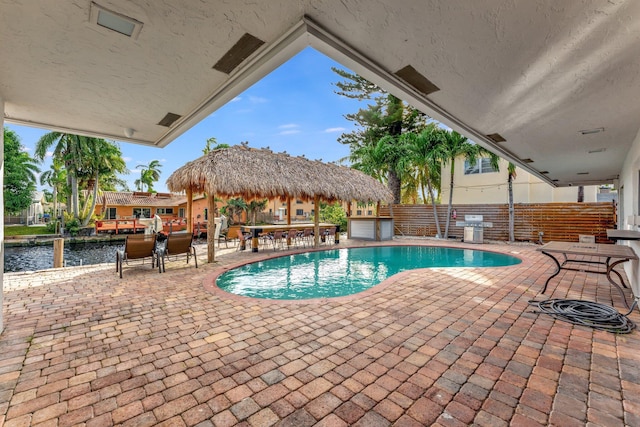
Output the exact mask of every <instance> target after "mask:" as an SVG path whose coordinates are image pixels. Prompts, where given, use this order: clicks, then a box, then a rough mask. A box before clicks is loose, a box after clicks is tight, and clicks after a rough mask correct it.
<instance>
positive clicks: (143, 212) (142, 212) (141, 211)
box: [133, 208, 151, 218]
mask: <svg viewBox="0 0 640 427" xmlns="http://www.w3.org/2000/svg"><path fill="white" fill-rule="evenodd" d="M133 216H134V217H136V218H151V208H133Z"/></svg>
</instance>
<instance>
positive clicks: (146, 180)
mask: <svg viewBox="0 0 640 427" xmlns="http://www.w3.org/2000/svg"><path fill="white" fill-rule="evenodd" d="M161 167H162V165H161V164H160V161H159V160H152V161H151V162H149V164H148V165H138V166H136V168H138V169H141V171H140V180H136V181H135V182H134V184H135V185H136V186H137V187H138V188H140V189H141V190H140V191H142V188H144V186H145V185H146V186H147V191H149V192H153V183H154V182H158V181H159V180H160V169H161Z"/></svg>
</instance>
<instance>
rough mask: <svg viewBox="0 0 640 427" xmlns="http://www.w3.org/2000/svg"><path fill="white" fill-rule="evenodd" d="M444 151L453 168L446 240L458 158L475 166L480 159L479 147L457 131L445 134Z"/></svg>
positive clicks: (445, 231) (444, 159)
mask: <svg viewBox="0 0 640 427" xmlns="http://www.w3.org/2000/svg"><path fill="white" fill-rule="evenodd" d="M443 137H444V138H443V141H442V142H443V144H442V149H443V150H444V154H445V156H444V157H443V161H445V162H447V161H448V162H449V164H450V168H451V181H450V183H449V204H448V205H447V223H446V226H445V229H444V236H445V239H446V238H448V236H449V224H450V222H451V207H452V202H453V183H454V171H455V162H456V158H457V157H459V156H464V158H465V159H466V160H468V161H469V163H470V164H471V165H475V164H476V161H477V159H478V154H479V152H478V150H479V146H478V145H475V144H472V143H470V142H468V139H467V137H466V136H462V135H460V134H459V133H458V132H456V131H450V132H445V133H444V134H443Z"/></svg>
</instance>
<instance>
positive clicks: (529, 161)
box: [520, 159, 533, 163]
mask: <svg viewBox="0 0 640 427" xmlns="http://www.w3.org/2000/svg"><path fill="white" fill-rule="evenodd" d="M520 161H521V162H522V163H533V160H531V159H520Z"/></svg>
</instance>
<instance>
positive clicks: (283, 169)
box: [167, 145, 393, 202]
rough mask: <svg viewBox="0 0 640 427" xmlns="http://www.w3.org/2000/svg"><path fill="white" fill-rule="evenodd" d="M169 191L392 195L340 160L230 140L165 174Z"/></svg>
mask: <svg viewBox="0 0 640 427" xmlns="http://www.w3.org/2000/svg"><path fill="white" fill-rule="evenodd" d="M167 186H168V188H169V189H170V190H171V191H183V190H186V189H188V188H191V190H192V191H193V192H194V193H197V192H207V193H210V194H216V195H218V196H222V197H242V198H244V199H245V200H251V199H255V198H276V197H278V198H281V199H286V198H287V197H291V198H296V199H300V200H313V198H314V196H316V195H317V196H319V197H320V199H322V200H326V201H329V202H330V201H335V200H357V201H361V202H378V201H388V202H391V201H393V195H392V194H391V192H390V191H389V190H388V189H387V188H386V187H385V186H384V185H382V184H381V183H380V182H378V181H376V180H375V179H373V178H372V177H370V176H368V175H366V174H364V173H362V172H360V171H358V170H355V169H351V168H348V167H345V166H338V165H334V164H330V163H323V162H321V161H318V160H309V159H306V158H304V157H292V156H289V155H287V154H284V153H274V152H272V151H271V150H269V149H258V148H249V147H247V146H244V145H235V146H232V147H229V148H219V149H217V150H214V151H211V152H210V153H208V154H206V155H204V156H202V157H200V158H198V159H196V160H193V161H191V162H188V163H187V164H185V165H184V166H182V167H181V168H179V169H177V170H176V171H175V172H174V173H172V174H171V176H170V177H169V179H167Z"/></svg>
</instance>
